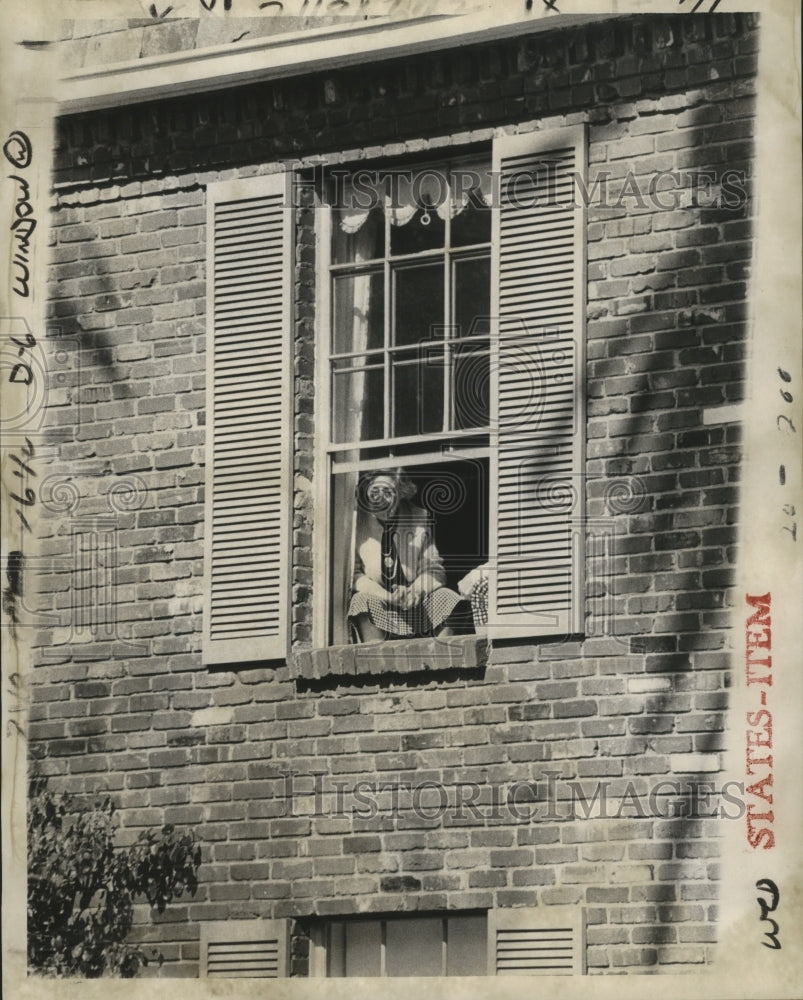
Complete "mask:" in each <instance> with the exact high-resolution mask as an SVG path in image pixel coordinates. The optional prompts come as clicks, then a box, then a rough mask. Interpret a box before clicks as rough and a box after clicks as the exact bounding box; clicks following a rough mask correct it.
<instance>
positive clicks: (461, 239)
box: [451, 194, 491, 247]
mask: <svg viewBox="0 0 803 1000" xmlns="http://www.w3.org/2000/svg"><path fill="white" fill-rule="evenodd" d="M490 242H491V210H490V208H489V207H488V206H487V205H485V204H483V203H482V201H481V200H480V199H479V198H478V196H477V195H475V194H472V195H471V196H470V197H469V200H468V203H467V205H466V207H465V208H464V209H463V210H462V211H461V212H459V213H458V214H457V215H456V216H455V217H454V218H453V219H452V239H451V243H452V246H453V247H465V246H469V245H470V244H472V243H490Z"/></svg>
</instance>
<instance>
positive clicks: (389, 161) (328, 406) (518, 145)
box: [311, 124, 587, 650]
mask: <svg viewBox="0 0 803 1000" xmlns="http://www.w3.org/2000/svg"><path fill="white" fill-rule="evenodd" d="M487 149H488V151H489V159H490V162H491V169H492V171H493V178H494V182H493V190H494V200H495V203H494V204H493V206H492V208H491V211H492V212H493V215H492V232H491V243H490V260H491V265H490V278H491V288H490V315H491V331H490V341H491V373H490V406H491V428H490V433H489V435H488V443H487V446H483V447H482V448H481V449H480V452H481V453H478V454H474V453H472V451H471V450H469V449H467V450H466V451H456V452H454V458H455V459H458V460H459V459H460V458H461V457H466V458H475V457H476V458H487V460H488V463H489V488H490V489H491V490H494V489H495V488H496V487H495V484H498V468H499V464H498V460H499V432H498V427H497V428H496V429H495V428H494V422H495V420H496V419H497V416H496V414H497V407H498V401H499V378H498V363H499V346H500V333H499V308H500V302H499V299H500V278H499V274H500V257H501V250H502V247H501V221H500V219H501V209H500V207H499V204H498V203H497V202H496V199H497V197H498V186H499V181H498V178H499V176H500V174H501V170H502V161H503V160H505V159H506V158H509V157H510V156H511V155H513V156H515V155H516V151H517V150H519V149H521V150H522V151H523V152H525V153H526V154H528V155H530V156H537V155H539V154H541V153H543V154H544V155H545V156H546V157H548V156H549V155H550V154H552V153H553V152H554V151H555V150H558V149H571V150H573V155H574V170H575V172H576V173H577V174H579V176H580V177H581V179H582V180H583V181H584V182H585V180H586V179H587V176H586V175H587V135H586V126H585V125H583V124H581V125H573V126H564V125H561V126H558V127H555V128H549V129H546V130H544V131H540V130H532V131H522V132H518V133H516V134H507V133H503V132H502V131H500V130H496V131H495V132H494V133H493V135H491V136H489V138H488V141H487ZM432 152H433V156H432V161H433V162H438V160H440V161H441V162H443V161H444V160H445V159H449V160H458V159H459V158H460V157H461V156H462V155H463V154H462V153H461V151H460V150H459V149H455V150H454V154H453V156H452V157H449V156H448V155H447V156H444V154H443V150H442V149H437V150H436V149H433V150H432ZM438 153H440V155H439V156H438V155H437V154H438ZM465 155H466V157H469V156H470V157H471V158H472V159H474V160H475V161H476V159H478V158H479V154H478V153H477V146H476V145H474V146H472V147H471V149H470V150H469V149H468V148H467V149H466V152H465ZM426 157H427V152H426V150H424V151H422V155H421V157H419V162H420V161H422V160H424V159H425V158H426ZM397 163H398V165H399V167H406V166H407V164H408V163H410V164H411V166H414V165H415V163H414V162H413V161H412V160H411V158H410V157H409V156H407V157H403V156H395V157H394V156H391V155H388V156H387V157H386V158H384V159H383V160H382V161H381V162H379V161H377V165H376V169H377V170H379V171H381V170H384V169H392V168H393V167H394V166H395V165H396V164H397ZM346 165H347V166H348V167H349V168H350V169H354V170H358V169H361V168H365V167H366V161H360V160H359V159H357V158H356V157H355V158H354V159H353V160H351V161H347V163H346ZM342 167H343V164H342V163H340V162H338V164H337V169H338V170H340V169H342ZM572 231H573V252H574V258H573V259H574V266H573V270H572V272H571V274H572V281H573V292H572V316H573V326H572V331H571V336H572V339H573V342H574V343H575V345H576V346H577V356H576V358H575V359H574V365H575V385H576V392H575V394H574V397H575V398H574V400H573V407H574V413H575V421H576V433H575V435H574V437H573V440H572V451H571V467H572V470H573V472H572V485H573V486H576V506H575V507H574V508H573V510H572V512H571V515H569V524H570V542H571V550H572V552H571V562H572V571H571V579H570V580H569V586H568V594H569V610H568V612H566V613H565V614H563V613H562V612H561V614H560V616H559V621H558V622H557V623H556V624H555V625H554V626H553V625H552V624H551V623H547V624H534V623H533V622H532V621H531V620H530V621H527V620H523V619H526V618H527V614H525V615H523V616H519V617H520V620H513V621H511V620H510V619H508V620H507V621H505V622H501V623H496V622H494V621H492V620H489V625H488V628H487V630H484V632H485V635H487V637H488V639H491V640H494V639H500V638H501V639H506V638H513V639H525V638H526V639H532V640H533V641H539V640H540V639H546V638H551V639H554V638H556V637H563V638H569V637H570V636H577V635H580V634H582V631H583V620H584V595H585V560H584V527H583V525H584V509H585V497H584V488H583V483H584V472H585V438H586V434H585V426H586V414H585V392H584V386H585V341H586V337H585V299H586V285H587V279H586V271H587V226H586V206H585V202H584V201H582V200H580V202H579V204H577V205H576V206H575V209H574V216H573V220H572ZM332 232H333V212H332V210H331V207H330V206H329V205H328V204H327V200H326V198H325V197H324V193H323V192H322V191H321V190H319V191H317V192H316V225H315V242H316V274H317V276H318V279H317V280H316V295H315V312H316V352H315V354H316V362H315V365H316V367H315V371H316V413H317V419H316V431H315V443H314V456H313V460H314V469H315V480H316V482H315V509H316V511H317V512H318V516H316V518H315V524H314V526H313V572H314V576H315V579H317V580H319V581H321V582H323V583H324V588H323V597H322V598H319V599H316V600H315V601H314V606H313V608H312V613H311V624H312V648H313V650H328V649H338V648H342V647H340V646H339V645H338V644H337V643H333V642H332V641H331V640H330V636H331V634H332V615H333V613H334V611H335V609H334V607H333V596H334V595H333V593H332V586H331V580H332V558H333V557H332V552H331V528H332V526H331V517H332V504H333V478H334V471H333V464H332V461H331V458H330V455H331V453H332V449H331V428H332V393H331V379H330V374H329V372H330V347H331V345H332V321H331V317H332V304H333V301H332V299H333V296H332V279H331V274H332V272H331V269H330V263H331V246H332ZM472 246H473V244H472ZM458 259H459V258H458ZM452 267H453V265H452ZM450 270H451V269H450ZM450 277H451V274H450ZM494 352H496V356H494ZM480 433H482V432H480ZM463 434H466V435H469V436H477V432H475V431H474V430H472V429H468V430H467V431H465V432H463V431H458V432H456V435H457V436H459V435H463ZM456 435H455V434H448V435H447V434H444V435H442V436H441V439H444V438H452V437H454V436H456ZM433 443H434V445H435V447H437V444H438V441H437V440H436V438H435V436H433ZM448 458H449V455H448V453H441V452H437V453H429V452H427V453H423V452H422V453H421V454H415V455H409V456H408V455H403V456H398V458H397V459H395V460H391V461H392V462H393V463H394V464H398V465H400V466H408V467H411V468H412V467H415V465H416V464H425V463H426V462H427V461H429V462H435V461H441V462H445V461H447V460H448ZM388 464H389V463H388V458H387V457H384V458H377V459H373V460H365V461H360V462H358V463H355V466H356V465H359V467H360V468H371V467H375V468H382V467H386V466H387V465H388ZM339 468H343V469H344V468H345V466H339ZM489 499H490V503H489V508H490V509H489V525H488V542H489V551H488V560H489V563H490V564H491V567H492V569H491V572H490V581H489V582H490V592H489V614H492V613H493V612H494V611H495V610H496V608H497V594H496V576H497V569H496V567H497V566H498V558H499V557H498V538H499V525H498V512H497V510H496V506H495V503H494V499H495V498H494V497H490V498H489ZM319 594H320V591H319ZM547 617H550V616H549V615H548V616H547ZM552 617H556V616H555V615H553V616H552ZM464 638H472V639H473V638H476V637H474V636H471V637H464ZM426 642H427V640H426V639H410V640H406V643H407V647H408V649H409V646H410V644H411V643H422V644H423V643H426Z"/></svg>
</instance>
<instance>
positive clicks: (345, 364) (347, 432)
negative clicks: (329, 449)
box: [332, 359, 384, 444]
mask: <svg viewBox="0 0 803 1000" xmlns="http://www.w3.org/2000/svg"><path fill="white" fill-rule="evenodd" d="M383 384H384V369H383V368H382V366H381V365H371V366H368V365H360V363H359V359H355V360H349V359H344V360H341V361H336V362H335V363H334V371H333V373H332V425H333V426H332V438H333V440H334V442H335V444H347V443H348V442H349V441H355V442H357V441H368V440H371V439H373V438H381V437H384V398H383Z"/></svg>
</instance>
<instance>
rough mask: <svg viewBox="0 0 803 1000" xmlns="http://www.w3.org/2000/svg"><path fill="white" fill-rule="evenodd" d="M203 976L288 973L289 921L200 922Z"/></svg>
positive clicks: (258, 976) (254, 976)
mask: <svg viewBox="0 0 803 1000" xmlns="http://www.w3.org/2000/svg"><path fill="white" fill-rule="evenodd" d="M200 974H201V978H206V979H280V978H284V977H286V976H287V975H288V974H289V935H288V933H287V921H286V920H216V921H213V922H211V923H203V924H201V956H200Z"/></svg>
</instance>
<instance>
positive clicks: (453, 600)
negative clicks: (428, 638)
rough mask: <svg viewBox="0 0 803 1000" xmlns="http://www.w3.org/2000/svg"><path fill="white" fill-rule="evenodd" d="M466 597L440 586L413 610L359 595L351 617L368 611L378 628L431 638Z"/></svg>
mask: <svg viewBox="0 0 803 1000" xmlns="http://www.w3.org/2000/svg"><path fill="white" fill-rule="evenodd" d="M463 600H465V598H463V597H461V596H460V594H457V593H455V591H454V590H449V588H448V587H438V589H437V590H433V591H431V592H430V593H429V594H427V595H426V596H425V597H424V599H423V601H421V603H420V604H417V605H416V606H415V607H412V608H398V607H396V606H395V605H392V604H388V602H387V601H385V600H384V599H383V598H381V597H376V596H374V595H373V594H362V593H359V592H358V593H356V594H354V596H353V597H352V598H351V603H350V604H349V610H348V616H349V618H356V617H357V615H360V614H364V613H365V612H367V613H368V615H370V618H371V621H372V622H373V623H374V625H376V627H377V628H378V629H381V630H382V631H383V632H387V633H389V634H390V635H397V636H403V637H410V636H424V635H432V632H433V631H434V630H435V629H436V628H438V627H439V626H440V625H442V624H443V623H444V622H445V621H446V619H447V618H448V617H449V615H450V614H451V613H452V612H453V611H454V609H455V607H456V606H457V605H458V604H459V603H460V602H461V601H463Z"/></svg>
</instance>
